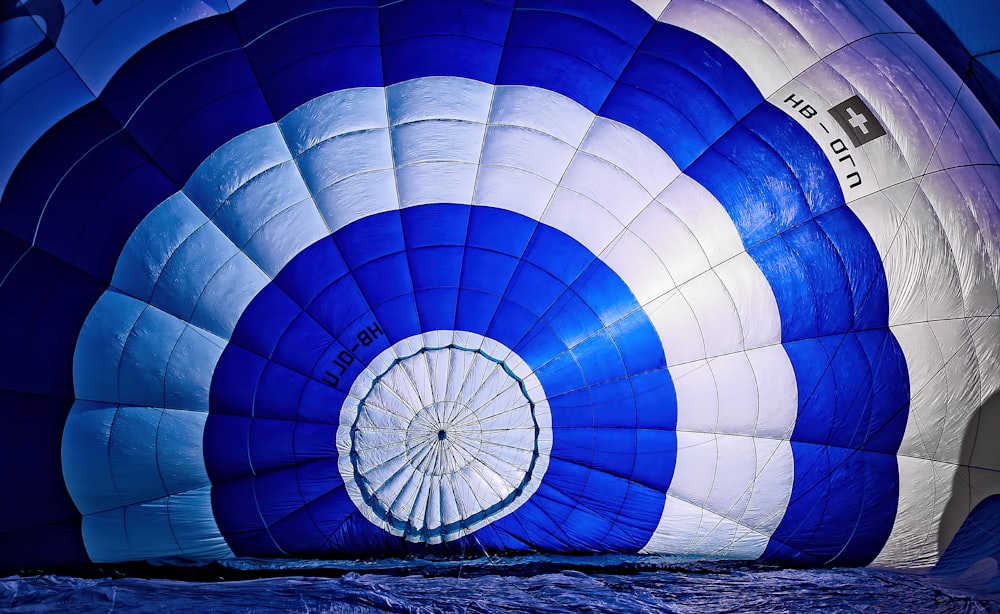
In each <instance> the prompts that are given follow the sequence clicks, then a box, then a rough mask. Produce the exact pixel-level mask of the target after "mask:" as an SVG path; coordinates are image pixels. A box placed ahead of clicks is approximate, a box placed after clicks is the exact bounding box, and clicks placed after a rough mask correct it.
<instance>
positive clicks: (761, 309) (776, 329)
mask: <svg viewBox="0 0 1000 614" xmlns="http://www.w3.org/2000/svg"><path fill="white" fill-rule="evenodd" d="M715 274H716V275H718V277H719V280H720V281H722V285H723V286H724V287H725V289H726V296H727V297H728V298H729V299H730V300H731V301H733V305H734V306H735V307H736V312H737V315H738V317H739V321H740V336H741V337H742V339H743V341H742V347H745V348H758V347H765V346H770V345H776V344H780V343H781V314H779V313H778V303H777V301H776V300H775V298H774V292H772V291H771V284H769V283H768V281H767V278H766V277H764V273H763V272H762V271H761V270H760V267H758V266H757V263H756V262H754V261H753V258H751V257H750V254H748V253H746V252H742V253H740V254H737V255H736V256H735V257H733V258H731V259H729V260H726V261H725V262H722V263H720V264H719V265H718V266H716V267H715ZM781 353H782V354H783V355H784V350H782V352H781Z"/></svg>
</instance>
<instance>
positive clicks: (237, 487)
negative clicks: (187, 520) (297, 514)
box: [206, 419, 284, 557]
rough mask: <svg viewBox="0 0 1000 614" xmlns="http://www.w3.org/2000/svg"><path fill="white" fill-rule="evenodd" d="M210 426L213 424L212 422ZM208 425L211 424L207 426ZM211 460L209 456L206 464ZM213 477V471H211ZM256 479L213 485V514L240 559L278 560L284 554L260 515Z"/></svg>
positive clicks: (214, 483) (210, 421)
mask: <svg viewBox="0 0 1000 614" xmlns="http://www.w3.org/2000/svg"><path fill="white" fill-rule="evenodd" d="M208 423H209V424H211V423H212V420H211V419H210V420H209V421H208ZM206 426H207V425H206ZM207 460H208V458H207V457H206V461H207ZM209 475H211V470H210V471H209ZM255 483H256V480H254V479H249V478H248V479H244V480H232V481H226V482H214V481H213V483H212V511H213V513H214V514H215V520H216V522H217V523H218V525H219V528H221V529H223V536H224V537H225V538H226V543H227V544H229V547H230V548H231V549H232V550H233V553H234V554H236V556H247V555H249V554H251V553H252V554H253V555H254V556H261V557H276V556H282V554H284V553H283V552H281V550H280V549H279V548H278V547H277V545H276V544H275V543H274V540H272V539H271V538H270V536H268V534H267V528H266V526H265V525H264V523H263V521H262V520H261V517H260V514H259V513H258V512H257V506H256V503H254V502H255V500H256V496H255V494H254V485H255Z"/></svg>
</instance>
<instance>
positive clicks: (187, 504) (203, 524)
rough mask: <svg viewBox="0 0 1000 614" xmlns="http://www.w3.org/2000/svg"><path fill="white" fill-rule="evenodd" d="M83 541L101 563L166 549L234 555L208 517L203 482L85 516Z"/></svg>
mask: <svg viewBox="0 0 1000 614" xmlns="http://www.w3.org/2000/svg"><path fill="white" fill-rule="evenodd" d="M165 527H168V530H164V529H165ZM83 540H84V545H85V546H86V548H87V555H88V556H89V557H90V559H91V560H92V561H94V562H101V563H113V562H118V561H135V560H149V559H157V558H161V557H163V556H164V553H167V552H169V553H173V552H181V553H182V554H183V555H184V556H189V557H192V558H202V559H224V558H232V557H233V553H232V551H231V550H230V549H229V546H228V545H227V544H226V541H225V538H223V537H222V534H221V533H220V532H219V529H218V526H217V525H216V523H215V518H214V517H213V516H212V500H211V490H210V488H209V487H207V486H206V487H204V488H200V489H197V490H194V491H189V492H185V493H181V494H177V495H172V496H169V497H163V498H160V499H156V500H153V501H147V502H144V503H139V504H136V505H131V506H128V507H125V508H118V509H113V510H108V511H106V512H99V513H95V514H89V515H85V516H84V517H83Z"/></svg>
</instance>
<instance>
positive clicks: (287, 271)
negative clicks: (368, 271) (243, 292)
mask: <svg viewBox="0 0 1000 614" xmlns="http://www.w3.org/2000/svg"><path fill="white" fill-rule="evenodd" d="M305 252H308V253H309V255H308V256H306V257H301V258H294V259H292V261H291V262H289V263H288V264H287V265H285V267H284V268H283V269H281V272H279V273H278V275H277V276H276V277H275V278H274V283H275V284H277V285H278V286H280V287H281V288H282V289H283V290H284V291H285V293H286V294H287V295H288V296H290V297H291V298H292V300H294V301H295V302H296V303H297V304H299V305H302V306H306V305H309V303H311V302H312V300H313V299H314V298H316V295H318V294H319V293H320V292H322V291H323V290H324V289H325V288H326V287H327V284H329V283H330V280H332V279H338V278H340V277H341V276H342V275H345V274H346V273H347V270H348V269H347V264H345V263H344V259H343V258H342V257H341V255H340V252H339V251H338V250H337V244H336V243H334V242H333V239H323V240H320V241H317V242H316V243H313V244H312V245H310V246H309V247H307V248H306V249H305V250H304V252H303V253H305ZM306 263H308V264H306ZM316 269H319V270H321V271H323V273H324V274H323V275H316Z"/></svg>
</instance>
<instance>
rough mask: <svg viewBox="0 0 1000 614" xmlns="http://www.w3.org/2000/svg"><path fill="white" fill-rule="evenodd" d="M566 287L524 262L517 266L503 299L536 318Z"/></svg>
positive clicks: (541, 270)
mask: <svg viewBox="0 0 1000 614" xmlns="http://www.w3.org/2000/svg"><path fill="white" fill-rule="evenodd" d="M565 291H566V287H565V286H564V285H563V284H562V283H561V282H560V281H559V280H557V279H556V278H554V277H553V276H552V275H550V274H549V273H547V272H546V271H545V270H543V269H541V268H539V267H538V266H536V265H534V264H533V263H530V262H528V261H526V260H522V261H521V263H520V264H518V266H517V269H516V270H515V271H514V274H513V276H512V277H511V280H510V286H509V287H508V288H507V290H506V292H505V293H504V298H506V299H508V300H511V301H513V302H515V303H517V304H518V305H520V306H522V307H524V308H525V309H527V310H528V311H530V312H531V313H533V314H535V315H536V316H538V315H541V314H543V313H545V312H546V311H547V310H548V308H549V307H551V306H552V305H553V303H555V301H556V299H557V298H558V297H559V296H560V295H561V294H562V293H563V292H565Z"/></svg>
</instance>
